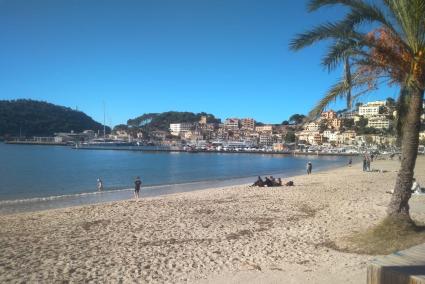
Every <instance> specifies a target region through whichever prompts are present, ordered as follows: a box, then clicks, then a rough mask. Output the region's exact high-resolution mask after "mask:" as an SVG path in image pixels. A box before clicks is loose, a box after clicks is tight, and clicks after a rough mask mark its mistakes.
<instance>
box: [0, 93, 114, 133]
mask: <svg viewBox="0 0 425 284" xmlns="http://www.w3.org/2000/svg"><path fill="white" fill-rule="evenodd" d="M83 130H94V131H98V130H99V131H103V125H102V124H100V123H98V122H96V121H94V120H93V119H92V118H91V117H89V116H88V115H86V114H85V113H83V112H81V111H76V110H73V109H71V108H67V107H63V106H58V105H54V104H51V103H47V102H41V101H34V100H23V99H20V100H11V101H7V100H0V136H4V137H7V136H19V135H20V134H22V136H26V137H31V136H51V135H53V134H54V133H55V132H70V131H74V132H81V131H83ZM107 131H108V132H109V131H110V129H109V128H108V127H107Z"/></svg>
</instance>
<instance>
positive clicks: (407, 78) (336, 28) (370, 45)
mask: <svg viewBox="0 0 425 284" xmlns="http://www.w3.org/2000/svg"><path fill="white" fill-rule="evenodd" d="M335 5H342V6H344V7H345V8H347V10H348V12H347V13H346V15H345V17H344V18H343V19H342V20H340V21H337V22H328V23H325V24H322V25H319V26H317V27H315V28H313V29H312V30H310V31H308V32H306V33H303V34H299V35H297V36H296V37H295V39H294V40H293V41H292V42H291V44H290V45H291V48H292V49H293V50H299V49H302V48H304V47H306V46H309V45H312V44H314V43H316V42H319V41H322V40H330V42H331V44H330V47H329V50H328V52H327V54H326V55H325V56H324V58H323V60H322V64H323V65H324V66H325V67H327V68H328V69H329V70H333V69H335V68H336V67H337V66H339V65H340V64H344V65H345V66H349V68H347V67H346V68H345V72H346V75H345V76H343V78H342V79H341V80H340V81H338V82H337V83H336V84H335V85H333V86H332V87H331V88H330V89H329V91H328V92H327V93H326V94H325V96H324V97H323V98H322V100H320V101H319V102H318V103H317V105H316V107H315V108H314V109H313V110H312V111H311V112H310V116H313V117H314V116H317V115H318V114H320V112H321V111H323V109H324V108H325V107H326V106H327V105H328V104H329V103H330V102H332V101H334V100H336V99H338V98H345V99H347V101H351V100H354V99H356V98H357V97H359V96H361V95H363V94H365V93H367V92H370V91H373V90H376V89H377V88H378V86H379V85H380V84H382V83H389V84H393V85H397V86H399V87H400V97H399V100H398V102H399V103H398V108H399V113H400V114H401V115H400V119H399V121H400V123H399V125H400V128H401V139H402V140H401V141H402V159H401V166H400V170H399V172H398V176H397V180H396V184H395V188H394V194H393V195H392V198H391V202H390V204H389V205H388V210H387V213H388V215H389V217H394V218H398V219H400V220H402V221H406V222H411V218H410V215H409V204H408V201H409V199H410V197H411V192H410V188H411V186H412V178H413V176H414V169H415V163H416V157H417V149H418V145H419V131H420V124H421V121H420V115H421V113H422V102H423V98H424V90H425V85H424V83H425V1H423V0H382V1H378V0H376V1H375V3H370V1H365V0H312V1H310V3H309V10H310V11H315V10H317V9H319V8H322V7H324V6H335ZM366 29H368V32H364V31H365V30H366ZM350 68H351V69H350ZM347 70H350V71H347ZM347 72H349V73H348V75H349V76H347ZM347 78H349V80H347ZM352 90H353V91H356V93H355V94H353V95H352V93H351V92H352Z"/></svg>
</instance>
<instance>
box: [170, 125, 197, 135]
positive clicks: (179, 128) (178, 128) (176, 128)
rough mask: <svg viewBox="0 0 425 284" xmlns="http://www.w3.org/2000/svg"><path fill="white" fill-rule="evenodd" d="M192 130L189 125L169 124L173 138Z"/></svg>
mask: <svg viewBox="0 0 425 284" xmlns="http://www.w3.org/2000/svg"><path fill="white" fill-rule="evenodd" d="M191 128H192V124H191V123H171V124H170V132H171V134H172V135H174V136H179V135H180V133H182V132H186V131H189V130H190V129H191Z"/></svg>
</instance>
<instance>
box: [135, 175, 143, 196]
mask: <svg viewBox="0 0 425 284" xmlns="http://www.w3.org/2000/svg"><path fill="white" fill-rule="evenodd" d="M141 186H142V181H141V180H140V177H136V180H135V181H134V198H136V199H139V192H140V187H141Z"/></svg>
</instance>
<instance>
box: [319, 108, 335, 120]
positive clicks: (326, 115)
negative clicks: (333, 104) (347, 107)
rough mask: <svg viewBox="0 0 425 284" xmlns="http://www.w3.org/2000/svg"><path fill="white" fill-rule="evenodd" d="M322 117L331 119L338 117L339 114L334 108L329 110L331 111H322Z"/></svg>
mask: <svg viewBox="0 0 425 284" xmlns="http://www.w3.org/2000/svg"><path fill="white" fill-rule="evenodd" d="M320 117H321V118H322V119H326V120H330V119H335V118H337V117H338V114H337V113H336V112H335V111H333V110H329V111H324V112H322V114H321V115H320Z"/></svg>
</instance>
